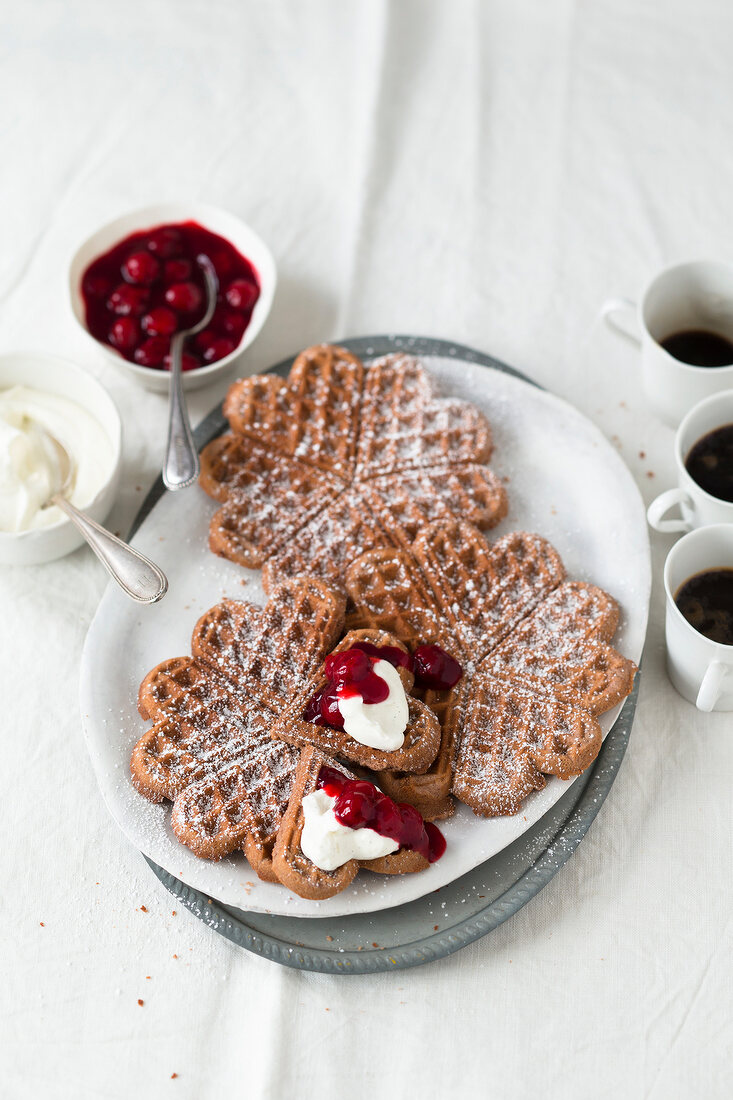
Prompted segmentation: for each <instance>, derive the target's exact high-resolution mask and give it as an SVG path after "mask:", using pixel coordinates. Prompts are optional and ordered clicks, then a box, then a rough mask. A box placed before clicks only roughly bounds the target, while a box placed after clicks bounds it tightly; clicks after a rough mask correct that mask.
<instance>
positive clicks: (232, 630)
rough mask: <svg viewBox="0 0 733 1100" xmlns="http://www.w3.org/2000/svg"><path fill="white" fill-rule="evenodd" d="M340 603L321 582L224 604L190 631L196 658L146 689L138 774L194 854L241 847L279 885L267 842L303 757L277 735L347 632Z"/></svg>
mask: <svg viewBox="0 0 733 1100" xmlns="http://www.w3.org/2000/svg"><path fill="white" fill-rule="evenodd" d="M343 620H344V601H343V597H341V596H340V595H338V594H337V593H335V592H333V591H332V590H330V589H329V588H327V587H326V586H325V585H323V584H322V583H321V582H319V581H287V582H285V583H284V584H282V585H281V586H280V587H279V588H277V589H276V590H275V591H274V592H273V593H272V596H271V599H270V601H269V602H268V604H267V605H266V606H265V607H264V608H261V607H254V606H253V605H251V604H246V603H239V602H237V601H234V600H225V601H223V602H222V603H221V604H217V605H216V606H215V607H213V608H211V609H210V610H209V611H207V612H206V614H205V615H203V616H202V617H201V619H199V621H198V623H197V624H196V626H195V628H194V631H193V638H192V643H191V649H192V653H193V657H179V658H175V659H173V660H169V661H164V662H163V663H162V664H160V665H158V666H157V667H156V668H154V669H153V670H152V671H151V672H150V673H149V674H148V675H147V676H146V677H145V679H144V680H143V682H142V685H141V687H140V694H139V698H138V707H139V710H140V713H141V715H142V716H143V718H148V719H151V720H152V721H153V726H152V728H151V729H149V730H148V731H147V732H146V733H145V734H144V735H143V736H142V737H141V738H140V740H139V741H138V742H137V744H136V745H135V748H134V749H133V753H132V760H131V770H132V777H133V782H134V783H135V786H136V787H137V789H138V790H139V791H140V792H141V793H142V794H144V795H145V796H146V797H147V798H150V799H151V800H153V801H156V802H159V801H161V800H162V799H164V798H167V799H170V800H171V801H172V802H173V813H172V817H171V823H172V826H173V829H174V832H175V833H176V836H177V837H178V839H179V840H181V841H182V842H183V843H184V844H186V845H187V846H188V847H189V848H191V850H192V851H193V852H195V853H196V854H197V855H201V856H205V857H208V858H209V859H220V858H221V857H222V856H224V855H226V854H227V853H229V852H231V851H234V850H235V849H237V848H243V849H244V851H245V853H246V855H247V858H248V859H249V861H250V863H251V864H252V866H253V868H254V870H255V871H256V872H257V874H258V875H260V877H261V878H268V879H273V877H274V876H273V873H272V861H271V853H272V845H273V844H274V840H275V834H276V832H277V829H278V828H279V826H280V822H281V821H282V816H283V814H284V812H285V808H286V806H287V803H288V800H289V798H290V790H291V787H292V781H293V777H294V775H295V769H296V766H297V762H298V752H297V750H295V749H293V748H292V747H291V746H290V745H286V744H284V743H282V742H277V741H273V740H272V739H271V736H270V734H271V729H272V725H273V722H274V721H275V719H276V716H277V714H278V712H279V711H280V710H281V709H282V706H283V702H284V700H285V699H289V698H291V697H292V695H293V694H294V693H296V692H297V691H298V690H299V689H301V688H302V686H303V684H305V683H307V682H309V681H310V679H311V678H312V677H313V676H314V674H315V672H316V669H317V668H318V667H319V666H320V665H321V663H322V662H323V659H324V657H325V656H326V654H327V653H328V652H329V651H330V650H331V649H332V648H333V646H334V645H335V643H336V641H337V640H338V638H339V637H340V635H341V633H342V630H343Z"/></svg>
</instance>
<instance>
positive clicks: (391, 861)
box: [272, 746, 429, 900]
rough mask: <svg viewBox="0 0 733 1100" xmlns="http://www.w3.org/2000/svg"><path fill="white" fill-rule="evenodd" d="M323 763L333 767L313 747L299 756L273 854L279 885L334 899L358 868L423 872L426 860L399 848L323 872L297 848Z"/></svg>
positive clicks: (388, 872) (389, 872) (314, 897)
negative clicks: (305, 803) (308, 800)
mask: <svg viewBox="0 0 733 1100" xmlns="http://www.w3.org/2000/svg"><path fill="white" fill-rule="evenodd" d="M324 764H327V765H329V766H330V767H331V768H333V767H334V763H333V760H330V759H329V758H328V757H325V756H323V754H322V753H320V752H319V751H318V749H317V748H315V747H314V746H307V747H306V748H304V749H303V751H302V753H301V754H300V761H299V764H298V769H297V772H296V775H295V778H294V780H293V788H292V793H291V796H290V802H289V804H288V808H287V810H286V812H285V816H284V818H283V822H282V825H281V827H280V830H279V832H278V834H277V841H276V843H275V848H274V850H273V854H272V862H273V868H274V872H275V874H276V876H277V879H278V881H279V882H281V883H282V884H283V886H287V888H288V889H289V890H292V891H293V893H294V894H298V895H299V896H300V897H302V898H310V899H311V900H321V899H323V898H330V897H333V895H334V894H338V893H340V892H341V890H344V889H346V887H347V886H348V885H349V884H350V883H351V882H352V881H353V879H354V877H355V876H356V874H357V872H358V871H359V868H365V869H366V870H369V871H376V872H377V873H378V874H382V875H402V874H407V873H411V872H414V871H423V870H425V869H426V868H427V867H429V863H428V861H427V860H426V859H425V858H424V857H423V856H421V855H420V854H419V853H418V852H414V851H409V850H408V849H406V848H399V849H398V850H397V851H396V852H393V853H391V855H387V856H381V857H380V858H379V859H369V860H360V859H350V860H348V861H347V862H346V863H343V864H342V865H341V866H340V867H337V868H336V870H335V871H322V870H321V869H320V867H316V865H315V864H314V863H312V862H311V860H310V859H308V857H307V856H306V855H304V854H303V851H302V849H301V847H300V839H301V836H302V834H303V826H304V824H305V819H304V816H303V799H304V798H305V797H306V796H307V795H309V794H312V792H313V791H315V790H316V786H317V783H318V776H319V773H320V771H321V768H322V767H323V765H324ZM335 767H336V768H337V770H338V771H341V772H342V773H343V774H344V775H346V776H349V777H351V774H352V773H351V772H349V771H348V769H346V768H345V767H343V765H340V764H339V765H335Z"/></svg>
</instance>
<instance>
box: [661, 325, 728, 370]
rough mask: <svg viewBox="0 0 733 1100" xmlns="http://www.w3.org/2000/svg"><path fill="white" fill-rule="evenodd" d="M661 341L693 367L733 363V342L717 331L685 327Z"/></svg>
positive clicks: (722, 365)
mask: <svg viewBox="0 0 733 1100" xmlns="http://www.w3.org/2000/svg"><path fill="white" fill-rule="evenodd" d="M660 343H661V345H662V347H663V348H664V350H665V351H668V352H669V354H670V355H673V356H674V357H675V359H679V361H680V362H681V363H689V365H690V366H691V367H730V366H731V365H733V342H732V341H730V340H728V339H727V338H726V337H725V336H719V335H718V333H717V332H707V331H706V329H702V328H691V329H685V331H684V332H673V333H672V335H671V336H665V338H664V340H660Z"/></svg>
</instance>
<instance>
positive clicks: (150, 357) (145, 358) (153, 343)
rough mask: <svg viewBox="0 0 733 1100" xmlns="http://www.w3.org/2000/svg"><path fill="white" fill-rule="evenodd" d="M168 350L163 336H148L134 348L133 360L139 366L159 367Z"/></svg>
mask: <svg viewBox="0 0 733 1100" xmlns="http://www.w3.org/2000/svg"><path fill="white" fill-rule="evenodd" d="M167 351H168V341H167V340H166V338H165V336H150V337H148V339H147V340H143V342H142V344H141V345H140V347H139V348H136V349H135V362H136V363H139V364H140V366H141V367H159V366H160V365H161V363H162V362H163V358H164V356H165V354H166V352H167Z"/></svg>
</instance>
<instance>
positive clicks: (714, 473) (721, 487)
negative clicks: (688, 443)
mask: <svg viewBox="0 0 733 1100" xmlns="http://www.w3.org/2000/svg"><path fill="white" fill-rule="evenodd" d="M685 467H686V469H687V472H688V474H689V475H690V477H691V478H692V479H693V481H696V482H697V484H698V485H699V486H700V488H701V489H704V490H705V492H706V493H710V495H711V496H713V497H717V498H718V500H727V501H730V502H731V503H733V424H724V425H723V426H722V427H721V428H716V429H715V430H714V431H712V432H708V434H707V435H704V436H702V438H701V439H698V441H697V443H696V444H695V445H694V447H693V448H692V450H691V451H690V453H689V454H688V456H687V458H686V459H685Z"/></svg>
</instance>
